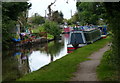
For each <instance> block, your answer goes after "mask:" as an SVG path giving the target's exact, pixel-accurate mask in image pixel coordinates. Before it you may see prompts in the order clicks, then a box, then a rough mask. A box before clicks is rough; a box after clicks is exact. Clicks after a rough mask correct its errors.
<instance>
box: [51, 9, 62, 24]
mask: <svg viewBox="0 0 120 83" xmlns="http://www.w3.org/2000/svg"><path fill="white" fill-rule="evenodd" d="M52 21H54V22H57V23H63V13H62V12H58V11H54V12H53V13H52Z"/></svg>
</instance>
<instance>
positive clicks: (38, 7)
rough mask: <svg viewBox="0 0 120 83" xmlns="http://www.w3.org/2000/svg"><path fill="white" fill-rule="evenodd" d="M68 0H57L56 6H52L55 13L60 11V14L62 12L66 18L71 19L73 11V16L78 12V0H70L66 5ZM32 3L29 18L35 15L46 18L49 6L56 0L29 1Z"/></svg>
mask: <svg viewBox="0 0 120 83" xmlns="http://www.w3.org/2000/svg"><path fill="white" fill-rule="evenodd" d="M66 1H67V0H57V1H56V2H55V4H54V5H52V6H51V9H52V10H53V11H56V10H58V11H59V12H60V11H62V13H63V14H64V18H66V19H70V18H71V11H72V15H74V13H75V12H76V0H69V2H68V4H67V3H66ZM29 2H31V3H32V7H31V9H30V10H29V17H31V16H32V15H34V13H38V14H39V15H41V16H45V10H46V11H47V13H48V9H47V7H48V5H49V4H51V2H54V0H29Z"/></svg>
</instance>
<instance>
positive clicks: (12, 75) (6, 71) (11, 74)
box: [2, 48, 30, 81]
mask: <svg viewBox="0 0 120 83" xmlns="http://www.w3.org/2000/svg"><path fill="white" fill-rule="evenodd" d="M27 51H28V50H25V49H22V48H20V49H17V50H16V49H15V50H14V51H13V50H12V51H6V52H4V53H3V58H2V64H3V65H2V69H3V71H2V72H3V73H2V78H3V81H10V80H15V79H17V78H19V77H21V76H23V75H25V74H27V73H29V72H30V68H29V63H28V56H27Z"/></svg>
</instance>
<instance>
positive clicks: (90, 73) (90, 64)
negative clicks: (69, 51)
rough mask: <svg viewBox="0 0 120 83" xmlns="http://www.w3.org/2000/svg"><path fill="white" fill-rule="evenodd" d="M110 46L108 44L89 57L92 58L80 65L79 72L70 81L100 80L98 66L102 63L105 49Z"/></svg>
mask: <svg viewBox="0 0 120 83" xmlns="http://www.w3.org/2000/svg"><path fill="white" fill-rule="evenodd" d="M109 48H110V46H109V45H108V44H107V45H106V46H104V47H103V48H101V49H99V50H98V51H97V52H94V53H93V54H91V55H90V57H88V58H89V59H90V60H88V61H85V62H82V63H80V64H79V65H78V70H77V72H75V73H74V77H72V78H71V80H70V81H99V80H98V79H97V75H96V68H97V66H98V65H99V64H100V60H101V58H102V55H103V54H104V52H105V51H107V50H108V49H109Z"/></svg>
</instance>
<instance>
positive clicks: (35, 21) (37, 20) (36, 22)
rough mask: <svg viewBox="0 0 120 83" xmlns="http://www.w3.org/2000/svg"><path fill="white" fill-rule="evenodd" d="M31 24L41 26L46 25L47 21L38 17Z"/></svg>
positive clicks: (33, 18)
mask: <svg viewBox="0 0 120 83" xmlns="http://www.w3.org/2000/svg"><path fill="white" fill-rule="evenodd" d="M31 22H32V23H33V24H36V25H39V24H43V23H45V19H44V18H43V17H42V16H39V15H37V16H33V17H32V19H31Z"/></svg>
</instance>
